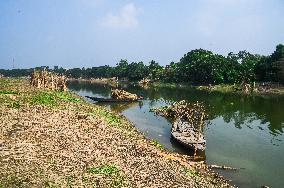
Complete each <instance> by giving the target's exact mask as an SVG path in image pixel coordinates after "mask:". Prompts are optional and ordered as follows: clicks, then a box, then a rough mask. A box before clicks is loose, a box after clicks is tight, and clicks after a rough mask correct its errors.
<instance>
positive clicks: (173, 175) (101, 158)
mask: <svg viewBox="0 0 284 188" xmlns="http://www.w3.org/2000/svg"><path fill="white" fill-rule="evenodd" d="M0 91H1V92H0V101H1V103H0V105H1V110H0V113H1V134H0V135H1V137H0V164H1V165H0V187H19V186H20V187H70V186H72V187H73V186H75V187H91V186H92V187H231V186H230V185H229V184H228V182H227V181H226V180H224V179H223V178H222V177H219V176H217V175H216V174H215V173H213V172H211V171H209V170H208V169H207V168H206V166H205V165H203V164H200V163H193V162H192V163H190V162H188V160H189V157H187V156H183V155H179V154H173V153H170V152H168V151H166V150H164V149H163V147H161V145H159V144H158V143H156V142H154V141H149V140H146V139H145V137H144V136H143V135H142V134H141V133H139V132H138V131H137V130H136V129H135V128H134V126H133V125H131V123H129V122H128V121H127V120H126V119H125V118H124V117H122V116H120V115H118V114H115V113H114V112H110V111H108V110H107V109H105V108H103V107H100V106H97V105H93V104H90V103H87V102H86V101H85V100H84V99H83V98H81V97H79V96H77V95H75V94H72V93H69V92H51V91H47V90H42V89H41V90H39V89H35V88H33V87H31V86H30V85H29V83H28V81H27V80H25V79H11V78H9V79H8V78H1V79H0ZM198 166H199V167H202V168H197V167H198Z"/></svg>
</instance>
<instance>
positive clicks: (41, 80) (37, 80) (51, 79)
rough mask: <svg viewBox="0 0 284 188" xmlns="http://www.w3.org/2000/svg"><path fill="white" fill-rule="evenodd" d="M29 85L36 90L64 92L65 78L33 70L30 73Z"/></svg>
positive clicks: (44, 71)
mask: <svg viewBox="0 0 284 188" xmlns="http://www.w3.org/2000/svg"><path fill="white" fill-rule="evenodd" d="M30 76H31V80H30V81H31V85H33V86H34V87H36V88H45V89H50V90H59V91H66V90H67V87H66V78H65V76H63V75H62V76H59V75H57V74H54V73H51V72H48V71H46V70H33V72H32V73H31V75H30Z"/></svg>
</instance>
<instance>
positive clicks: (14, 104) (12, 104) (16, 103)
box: [8, 101, 20, 108]
mask: <svg viewBox="0 0 284 188" xmlns="http://www.w3.org/2000/svg"><path fill="white" fill-rule="evenodd" d="M8 107H10V108H20V102H19V101H11V102H10V103H9V104H8Z"/></svg>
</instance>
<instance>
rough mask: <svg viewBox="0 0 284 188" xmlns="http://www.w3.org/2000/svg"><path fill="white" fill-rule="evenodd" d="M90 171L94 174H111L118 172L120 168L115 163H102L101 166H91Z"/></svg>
mask: <svg viewBox="0 0 284 188" xmlns="http://www.w3.org/2000/svg"><path fill="white" fill-rule="evenodd" d="M88 172H90V173H93V174H104V175H110V174H114V173H118V172H119V169H118V168H117V167H116V166H115V165H113V164H101V165H99V166H96V167H92V168H89V169H88Z"/></svg>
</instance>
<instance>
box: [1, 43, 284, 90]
mask: <svg viewBox="0 0 284 188" xmlns="http://www.w3.org/2000/svg"><path fill="white" fill-rule="evenodd" d="M283 58H284V45H282V44H279V45H277V46H276V50H275V52H273V53H272V54H271V55H270V56H260V55H255V54H251V53H249V52H247V51H240V52H238V53H236V54H234V53H232V52H230V53H229V54H228V55H227V56H226V57H225V56H222V55H218V54H214V53H213V52H211V51H208V50H204V49H196V50H192V51H190V52H188V53H186V54H185V55H184V56H183V57H182V58H181V59H180V61H179V62H171V63H170V64H169V65H166V66H161V65H159V64H158V63H157V62H155V61H153V60H152V61H151V62H149V65H148V66H147V65H145V64H144V63H143V62H131V63H130V62H128V61H127V60H126V59H122V60H120V62H119V63H117V65H116V66H115V67H110V66H108V65H105V66H99V67H92V68H84V67H83V68H82V69H81V68H73V69H68V70H66V69H63V68H62V67H61V68H59V67H58V66H55V67H54V69H53V70H52V69H49V68H48V67H38V68H39V69H42V68H47V69H49V71H53V72H55V73H58V74H65V75H66V76H68V77H72V78H102V77H105V78H110V77H118V78H119V79H128V80H130V81H139V80H141V79H143V78H145V77H148V78H150V79H152V80H154V81H160V82H168V83H191V84H198V85H200V84H201V85H202V84H223V83H229V84H232V83H241V82H243V81H245V82H247V83H249V82H254V81H274V82H279V81H281V80H282V81H283V80H284V78H283V75H280V74H279V72H281V65H280V61H283ZM282 69H283V68H282ZM31 70H32V69H13V70H3V69H0V74H3V75H4V76H28V75H29V74H30V72H31ZM282 72H284V70H282Z"/></svg>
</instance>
